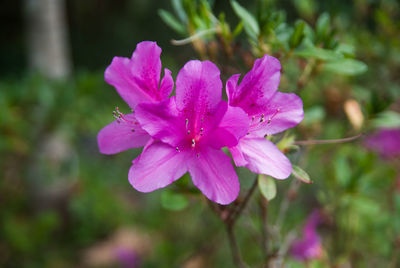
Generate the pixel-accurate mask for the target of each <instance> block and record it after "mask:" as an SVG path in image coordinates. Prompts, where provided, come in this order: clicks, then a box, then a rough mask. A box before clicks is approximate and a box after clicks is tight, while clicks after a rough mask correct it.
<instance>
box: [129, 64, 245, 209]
mask: <svg viewBox="0 0 400 268" xmlns="http://www.w3.org/2000/svg"><path fill="white" fill-rule="evenodd" d="M221 91H222V82H221V80H220V72H219V70H218V68H217V66H215V65H214V64H213V63H211V62H209V61H204V62H200V61H189V62H188V63H186V64H185V66H184V67H183V68H182V69H181V70H180V72H179V74H178V76H177V79H176V97H171V98H169V99H167V100H165V101H162V102H159V103H142V104H139V105H138V106H137V107H136V118H137V120H138V121H139V123H140V125H141V127H142V128H143V129H144V130H145V131H146V132H147V133H149V134H150V135H151V136H152V138H153V141H152V142H151V143H149V144H148V145H146V147H145V148H144V150H143V152H142V154H141V155H140V156H139V157H138V158H137V159H135V160H134V161H133V165H132V167H131V169H130V171H129V181H130V183H131V184H132V186H133V187H134V188H135V189H137V190H138V191H141V192H151V191H153V190H156V189H159V188H162V187H165V186H167V185H169V184H171V183H172V182H174V181H175V180H177V179H179V178H180V177H181V176H182V175H183V174H185V173H186V172H187V171H188V172H189V173H190V174H191V177H192V181H193V183H194V185H195V186H196V187H197V188H199V189H200V190H201V191H202V193H203V194H204V195H205V196H206V197H207V198H209V199H210V200H212V201H214V202H217V203H220V204H229V203H231V202H232V201H233V200H235V199H236V197H237V195H238V193H239V181H238V177H237V175H236V173H235V170H234V168H233V166H232V164H231V160H230V158H229V157H228V156H227V155H226V154H225V153H224V152H223V151H222V150H221V148H222V147H225V146H228V147H233V146H235V145H237V143H238V140H239V139H240V138H241V137H242V136H244V135H245V134H246V133H247V130H248V124H249V122H248V119H247V116H246V114H245V113H244V112H243V111H242V109H240V108H237V107H229V108H228V104H227V103H226V102H225V101H223V100H222V92H221Z"/></svg>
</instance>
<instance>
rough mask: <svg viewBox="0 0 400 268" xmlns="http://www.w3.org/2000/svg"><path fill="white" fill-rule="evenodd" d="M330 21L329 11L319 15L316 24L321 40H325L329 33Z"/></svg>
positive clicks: (316, 30)
mask: <svg viewBox="0 0 400 268" xmlns="http://www.w3.org/2000/svg"><path fill="white" fill-rule="evenodd" d="M329 23H330V17H329V14H328V13H323V14H321V16H319V18H318V20H317V23H316V26H315V32H316V33H317V37H318V38H320V41H323V40H324V39H325V38H326V37H327V36H328V33H329V28H330V27H329Z"/></svg>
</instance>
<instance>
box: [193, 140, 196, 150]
mask: <svg viewBox="0 0 400 268" xmlns="http://www.w3.org/2000/svg"><path fill="white" fill-rule="evenodd" d="M195 146H196V141H195V140H194V139H192V147H193V148H194V147H195Z"/></svg>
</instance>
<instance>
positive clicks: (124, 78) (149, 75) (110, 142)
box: [97, 41, 174, 154]
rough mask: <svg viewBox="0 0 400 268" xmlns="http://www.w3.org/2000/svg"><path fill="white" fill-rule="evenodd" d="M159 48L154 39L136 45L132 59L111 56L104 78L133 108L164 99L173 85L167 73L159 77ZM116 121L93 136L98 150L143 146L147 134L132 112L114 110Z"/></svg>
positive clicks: (147, 139)
mask: <svg viewBox="0 0 400 268" xmlns="http://www.w3.org/2000/svg"><path fill="white" fill-rule="evenodd" d="M160 54H161V48H160V47H158V46H157V44H156V43H155V42H149V41H144V42H141V43H139V44H138V45H137V46H136V49H135V51H134V52H133V54H132V58H130V59H129V58H122V57H114V59H113V60H112V62H111V64H110V66H108V68H107V69H106V71H105V73H104V77H105V80H106V82H107V83H109V84H110V85H112V86H114V87H115V89H116V90H117V92H118V93H119V95H120V96H121V97H122V99H124V101H125V102H126V103H127V104H128V105H129V107H130V108H131V109H132V111H134V109H135V107H136V105H138V104H139V103H142V102H158V101H162V100H165V99H167V98H168V96H169V95H170V94H171V92H172V89H173V87H174V81H173V80H172V76H171V72H170V71H169V70H168V69H165V70H164V73H165V75H164V78H163V79H162V80H161V82H160V76H161V60H160ZM114 116H115V117H116V120H115V121H114V122H112V123H111V124H109V125H107V126H106V127H104V128H103V129H102V130H101V131H100V132H99V134H98V136H97V141H98V145H99V149H100V152H101V153H103V154H115V153H119V152H122V151H125V150H128V149H130V148H135V147H141V146H144V145H145V144H146V143H147V142H148V141H149V140H150V136H149V135H148V134H147V133H146V132H145V131H144V130H143V129H142V128H141V127H140V125H139V124H138V122H137V120H136V117H135V114H134V113H129V114H126V115H124V114H122V113H121V112H120V111H119V110H118V108H117V110H116V111H115V112H114Z"/></svg>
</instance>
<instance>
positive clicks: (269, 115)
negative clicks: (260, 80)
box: [249, 92, 304, 137]
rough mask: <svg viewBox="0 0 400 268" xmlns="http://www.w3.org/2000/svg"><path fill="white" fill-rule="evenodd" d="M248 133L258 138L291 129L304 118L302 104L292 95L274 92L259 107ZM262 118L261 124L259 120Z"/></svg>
mask: <svg viewBox="0 0 400 268" xmlns="http://www.w3.org/2000/svg"><path fill="white" fill-rule="evenodd" d="M253 116H255V120H254V122H252V124H251V125H252V127H251V128H250V131H249V132H251V133H252V134H255V135H258V136H261V137H263V136H265V135H273V134H276V133H279V132H282V131H284V130H286V129H288V128H292V127H294V126H296V125H297V124H299V123H300V122H301V121H302V120H303V118H304V111H303V102H302V101H301V99H300V98H299V97H298V96H297V95H296V94H293V93H281V92H276V93H275V94H274V96H273V97H272V98H271V99H270V101H269V102H268V103H267V104H266V105H264V107H260V112H258V113H257V114H256V115H253ZM261 117H263V118H264V120H263V122H260V118H261Z"/></svg>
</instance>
